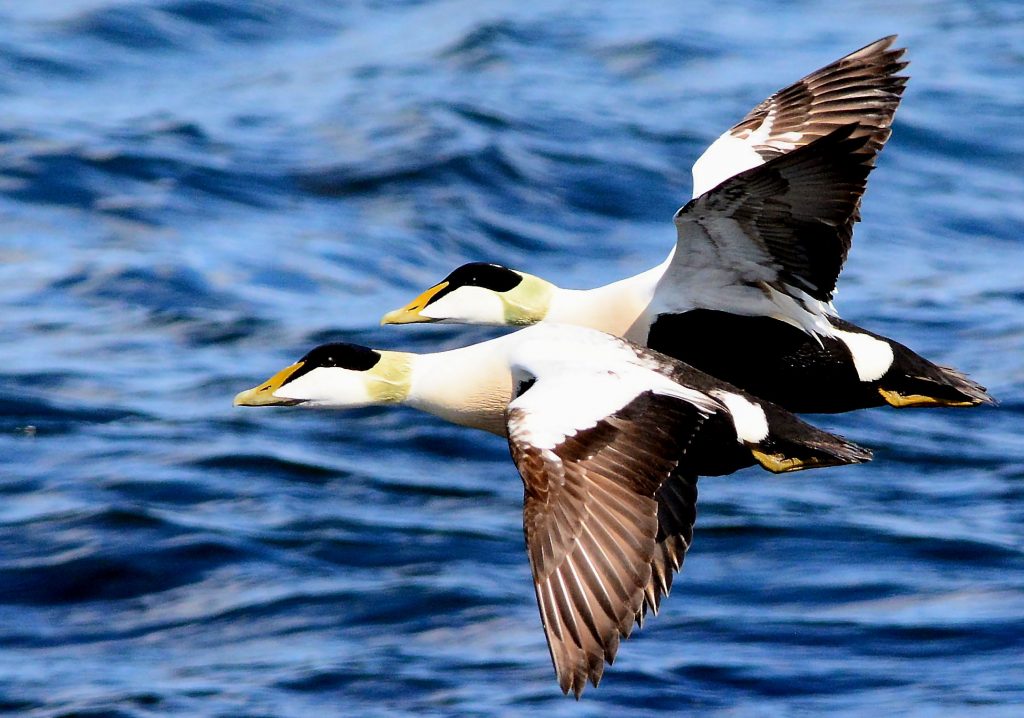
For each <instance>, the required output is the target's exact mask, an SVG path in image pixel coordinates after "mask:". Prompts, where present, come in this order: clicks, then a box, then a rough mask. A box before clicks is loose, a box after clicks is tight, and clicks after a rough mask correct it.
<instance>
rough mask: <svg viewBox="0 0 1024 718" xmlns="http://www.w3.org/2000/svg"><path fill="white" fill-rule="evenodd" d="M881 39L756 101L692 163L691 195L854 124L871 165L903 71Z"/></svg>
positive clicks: (898, 51) (885, 135)
mask: <svg viewBox="0 0 1024 718" xmlns="http://www.w3.org/2000/svg"><path fill="white" fill-rule="evenodd" d="M895 41H896V36H895V35H893V36H890V37H884V38H882V39H880V40H876V41H875V42H873V43H871V44H869V45H866V46H865V47H863V48H861V49H860V50H857V51H856V52H853V53H850V54H849V55H847V56H845V57H842V58H840V59H838V60H836V61H835V62H833V63H831V64H829V65H826V66H825V67H823V68H821V69H819V70H815V71H814V72H812V73H811V74H809V75H807V76H806V77H804V78H802V79H801V80H798V81H797V82H795V83H793V84H792V85H790V86H788V87H785V88H783V89H781V90H779V91H778V92H776V93H775V94H773V95H772V96H771V97H769V98H767V99H766V100H764V101H763V102H761V103H760V104H759V105H758V106H757V107H755V108H754V109H753V110H751V111H750V112H749V113H747V115H746V117H744V118H743V119H742V120H740V122H738V123H737V124H736V125H734V126H733V127H731V128H730V129H729V131H728V132H726V133H724V134H723V135H722V136H721V137H719V138H718V139H717V140H715V142H714V143H713V144H712V145H711V146H710V147H709V148H708V149H707V150H706V151H705V152H704V154H703V155H701V156H700V158H698V160H697V162H695V163H694V165H693V196H694V197H698V196H700V195H702V194H704V193H705V192H707V191H708V190H710V189H711V188H713V187H715V186H717V185H718V184H720V183H721V182H723V181H725V180H726V179H728V178H729V177H731V176H733V175H735V174H738V173H740V172H742V171H744V170H747V169H750V168H752V167H756V166H757V165H760V164H763V163H764V162H767V161H768V160H770V159H772V158H774V157H777V156H779V155H780V154H784V153H786V152H790V151H792V150H794V149H796V148H798V147H803V146H805V145H807V144H809V143H811V142H813V141H814V140H816V139H818V138H820V137H824V136H825V135H827V134H829V133H830V132H832V131H833V130H835V129H837V128H839V127H842V126H843V125H847V124H851V123H857V125H858V128H857V130H856V134H855V136H857V137H861V136H862V137H864V138H865V140H866V141H865V143H864V145H863V147H862V148H861V150H860V151H861V152H862V153H864V155H865V161H866V162H867V163H868V164H873V163H874V161H875V157H876V156H877V154H878V152H879V151H880V150H881V149H882V147H883V146H884V145H885V142H886V140H888V139H889V135H890V134H891V132H892V130H891V127H892V120H893V116H894V115H895V113H896V108H897V107H898V106H899V103H900V98H901V96H902V94H903V88H904V86H905V85H906V82H907V79H908V78H907V77H906V76H901V75H898V74H897V73H898V72H900V71H901V70H903V69H904V68H905V67H906V66H907V64H908V63H906V62H904V61H902V60H901V58H902V56H903V53H904V52H905V50H904V49H903V48H893V47H892V46H893V43H895Z"/></svg>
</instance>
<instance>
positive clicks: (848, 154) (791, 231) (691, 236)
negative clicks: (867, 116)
mask: <svg viewBox="0 0 1024 718" xmlns="http://www.w3.org/2000/svg"><path fill="white" fill-rule="evenodd" d="M855 135H856V127H855V126H853V125H849V126H846V127H841V128H839V129H838V130H834V131H833V132H831V133H830V134H828V135H826V136H825V137H822V138H821V139H817V140H815V141H814V142H811V143H810V144H809V145H806V146H804V147H801V148H799V149H796V150H794V151H792V152H790V153H787V154H784V155H780V156H778V157H776V158H775V159H773V160H770V161H769V162H767V163H766V164H763V165H761V166H759V167H755V168H753V169H750V170H746V171H745V172H741V173H740V174H738V175H736V176H734V177H731V178H729V179H728V180H726V181H725V182H723V183H722V184H720V185H719V186H717V187H716V188H715V189H713V190H711V191H710V192H708V193H706V194H704V195H701V196H700V197H698V198H697V199H694V200H691V201H690V202H689V203H688V204H687V205H686V206H685V207H683V208H682V209H680V210H679V211H678V212H676V215H675V224H676V230H677V233H678V238H677V241H676V249H675V254H674V256H673V258H672V264H671V266H670V267H669V270H668V274H669V275H675V276H670V279H671V282H672V284H673V285H675V284H680V285H681V286H687V287H688V290H689V291H691V292H699V291H701V289H700V285H701V283H702V282H703V283H707V282H709V281H710V282H711V283H713V284H714V286H711V287H709V291H714V290H715V289H716V288H721V287H728V286H730V285H749V286H765V285H767V286H771V287H773V288H775V289H778V290H780V291H782V292H785V293H790V294H792V293H794V292H793V291H792V290H793V289H795V290H802V291H803V292H806V293H807V294H809V295H810V296H811V297H814V298H815V299H818V300H821V301H825V302H827V301H830V300H831V297H832V293H833V292H834V290H835V286H836V280H837V279H838V278H839V272H840V270H841V269H842V267H843V263H844V262H845V261H846V255H847V253H848V252H849V249H850V241H851V237H852V236H853V223H854V222H855V221H856V211H857V206H858V203H859V202H860V198H861V195H862V194H863V193H864V188H865V186H866V184H867V176H868V173H869V172H870V171H871V163H870V161H869V158H868V157H867V156H866V155H864V154H863V152H862V150H863V148H864V147H865V145H866V143H867V142H868V139H867V138H866V137H864V136H860V137H857V136H855ZM708 308H712V309H714V308H718V307H714V306H709V307H708Z"/></svg>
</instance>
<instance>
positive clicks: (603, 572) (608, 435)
mask: <svg viewBox="0 0 1024 718" xmlns="http://www.w3.org/2000/svg"><path fill="white" fill-rule="evenodd" d="M595 381H604V382H607V383H609V384H610V383H612V382H616V381H621V377H617V376H616V375H615V374H612V373H605V374H604V375H602V377H601V378H600V379H599V380H598V379H595ZM546 382H547V383H546ZM561 386H562V387H563V388H564V383H563V384H561ZM602 388H603V387H602V386H601V385H600V384H598V385H597V386H595V387H594V388H593V390H594V391H595V392H596V391H601V390H602ZM556 398H557V399H559V400H564V399H565V397H564V391H562V390H561V389H560V388H559V382H558V381H557V380H552V379H548V380H545V379H544V378H541V379H539V380H537V381H536V382H534V383H533V384H532V385H530V386H529V388H528V389H527V390H526V391H525V393H524V394H523V395H522V396H520V397H519V398H517V399H516V400H514V401H513V402H512V403H511V404H510V405H509V411H508V425H509V445H510V448H511V452H512V457H513V459H514V460H515V462H516V466H517V467H518V468H519V471H520V473H521V475H522V477H523V485H524V495H525V502H524V510H523V528H524V532H525V534H526V542H527V551H528V555H529V556H530V564H531V567H532V569H533V576H534V586H535V589H536V593H537V604H538V608H539V609H540V612H541V620H542V623H543V625H544V631H545V635H546V636H547V640H548V646H549V649H550V652H551V658H552V661H553V663H554V666H555V673H556V675H557V677H558V681H559V685H560V686H561V687H562V690H563V691H565V692H569V691H572V692H573V693H575V694H576V695H577V696H579V695H580V693H581V692H582V690H583V687H584V685H585V684H586V682H587V681H588V680H589V681H590V682H592V683H593V684H594V685H596V684H597V682H598V681H599V680H600V678H601V676H602V673H603V670H604V664H605V663H606V662H607V663H611V662H612V660H613V659H614V657H615V653H616V651H617V649H618V644H619V641H620V639H621V638H623V637H627V636H629V633H630V631H631V630H632V626H633V621H634V619H635V617H636V616H637V614H638V612H639V611H640V610H641V608H642V607H643V605H644V603H645V601H646V600H647V596H648V595H649V591H651V590H653V591H655V592H656V593H655V595H656V596H657V597H658V598H656V599H655V601H657V600H658V599H660V596H662V595H664V593H665V592H667V590H668V586H669V585H670V584H671V576H669V577H668V578H667V579H665V578H664V576H662V578H660V579H659V584H658V587H657V588H656V589H649V586H650V585H651V583H652V580H653V576H654V572H655V566H657V567H658V568H657V570H658V571H659V572H661V573H662V574H664V572H666V571H668V572H671V571H674V570H676V569H677V568H678V565H679V556H681V553H682V551H685V548H682V549H680V547H679V544H678V543H677V542H676V541H675V540H670V541H669V544H670V545H668V546H665V547H659V545H658V542H659V540H660V541H663V542H664V541H665V539H666V538H667V535H666V536H661V534H660V533H659V514H660V513H661V509H660V504H659V500H658V499H657V498H656V496H657V495H658V494H659V490H660V488H661V486H662V484H663V483H664V482H665V481H666V480H667V479H669V477H670V476H672V475H673V471H674V470H675V469H676V467H677V465H678V463H679V460H680V458H681V457H682V456H683V455H684V454H685V450H686V447H687V446H688V444H689V442H690V438H691V435H692V433H693V432H694V431H696V430H697V429H698V428H699V427H700V425H701V422H702V419H703V417H704V416H705V411H706V409H704V408H700V407H696V406H694V405H692V404H690V403H688V402H687V401H686V400H684V399H681V398H679V397H676V396H664V395H661V394H655V393H653V392H650V391H648V392H643V393H640V394H639V395H637V396H636V397H635V398H634V399H632V400H631V401H627V402H625V405H624V406H622V408H620V409H618V410H616V411H614V412H612V413H611V414H610V415H608V416H605V417H600V418H595V420H593V421H590V420H588V421H587V423H588V426H587V428H584V429H581V430H579V431H574V430H573V429H572V427H558V426H557V423H556V420H555V418H553V417H552V416H551V414H552V413H555V414H557V406H558V405H557V404H555V405H554V406H552V405H551V403H550V402H551V401H552V400H553V399H556ZM542 412H546V414H545V415H544V416H543V417H542V418H539V419H538V418H536V417H537V415H538V414H539V413H542ZM567 415H569V416H573V417H575V418H579V417H580V416H581V415H582V414H581V413H580V412H578V411H577V412H570V413H569V414H567ZM535 420H536V421H540V422H543V424H544V427H545V432H546V433H540V432H536V431H531V422H533V421H535ZM552 427H556V428H557V432H558V433H561V434H564V436H565V438H564V440H563V441H562V442H561V443H558V444H556V445H555V446H553V447H551V446H549V445H548V444H543V445H534V444H531V443H530V437H531V436H543V437H544V438H546V437H548V436H551V435H553V433H552V432H554V431H555V430H556V429H554V428H552ZM674 491H675V490H673V492H674ZM670 495H674V494H673V493H671V492H670V493H669V494H666V496H670ZM666 511H669V512H670V514H671V515H672V516H675V514H674V513H671V512H679V513H680V515H681V516H682V518H681V519H678V520H677V519H675V518H672V519H670V520H671V526H670V527H669V528H668V529H667V530H669V531H674V532H677V534H678V536H679V537H680V540H683V541H684V543H686V544H688V542H689V539H688V538H682V537H687V536H688V535H689V533H688V532H689V531H690V530H691V529H690V527H691V526H692V522H691V523H690V525H689V526H686V527H682V525H683V524H685V523H686V520H685V514H686V509H685V508H673V509H666ZM668 515H669V514H666V516H668ZM659 551H660V552H661V553H659Z"/></svg>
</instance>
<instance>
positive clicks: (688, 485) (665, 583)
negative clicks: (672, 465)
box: [637, 468, 697, 623]
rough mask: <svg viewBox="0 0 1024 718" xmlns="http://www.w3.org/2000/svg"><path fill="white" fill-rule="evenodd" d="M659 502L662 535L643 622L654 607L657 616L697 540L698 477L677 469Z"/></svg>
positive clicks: (648, 586) (657, 548)
mask: <svg viewBox="0 0 1024 718" xmlns="http://www.w3.org/2000/svg"><path fill="white" fill-rule="evenodd" d="M654 498H655V500H656V501H657V502H658V537H657V545H656V546H655V547H654V559H653V560H652V561H651V580H650V581H648V582H647V587H646V588H645V589H644V605H643V607H642V608H641V610H640V615H639V616H637V622H638V623H639V622H640V621H641V620H642V619H643V616H644V615H645V614H646V613H647V611H648V610H650V611H651V612H652V613H654V614H655V615H657V614H658V609H659V608H660V607H661V599H662V598H663V597H665V596H667V595H668V593H669V591H670V590H671V589H672V579H673V578H675V574H676V572H677V571H679V569H680V568H682V566H683V559H684V558H686V552H687V551H689V550H690V544H691V543H693V524H694V522H696V520H697V477H696V476H694V475H693V473H692V472H691V471H690V470H688V469H681V468H677V469H676V470H675V471H674V472H673V473H672V476H670V477H669V479H668V481H666V482H665V483H663V484H662V485H661V488H660V489H658V493H657V494H655V496H654Z"/></svg>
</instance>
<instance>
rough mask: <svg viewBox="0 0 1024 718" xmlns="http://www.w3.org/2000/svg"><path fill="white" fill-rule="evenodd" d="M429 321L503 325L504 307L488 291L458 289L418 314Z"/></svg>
mask: <svg viewBox="0 0 1024 718" xmlns="http://www.w3.org/2000/svg"><path fill="white" fill-rule="evenodd" d="M420 315H421V316H424V317H427V318H429V319H456V320H458V321H462V322H474V323H476V324H504V323H505V305H504V304H503V303H502V301H501V298H500V297H499V296H498V295H497V294H496V293H495V292H493V291H491V290H490V289H484V288H483V287H459V288H458V289H456V290H455V291H454V292H450V293H448V294H446V295H444V296H443V297H441V298H440V299H438V300H437V301H436V302H433V303H432V304H429V305H427V307H426V308H425V309H423V310H422V311H421V312H420Z"/></svg>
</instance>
